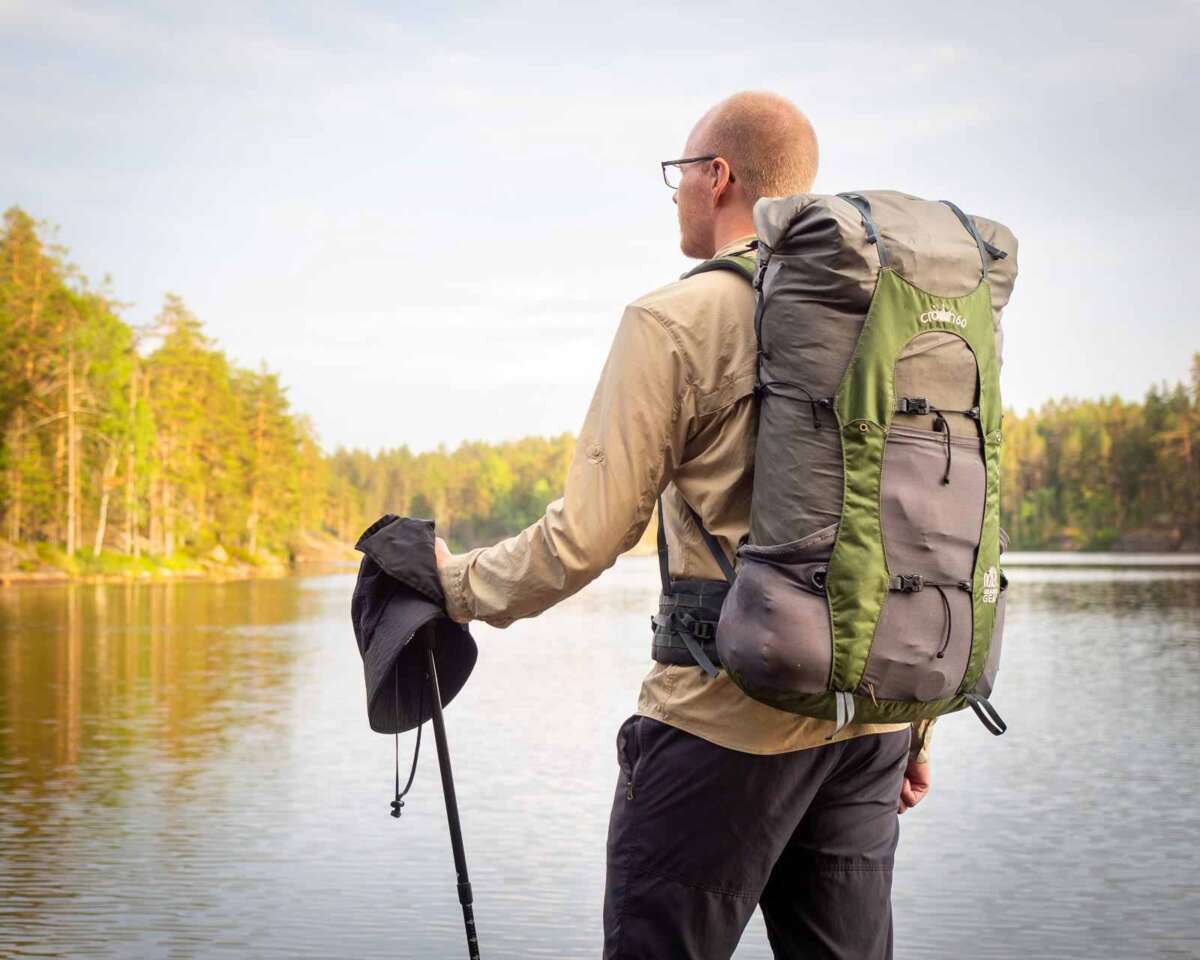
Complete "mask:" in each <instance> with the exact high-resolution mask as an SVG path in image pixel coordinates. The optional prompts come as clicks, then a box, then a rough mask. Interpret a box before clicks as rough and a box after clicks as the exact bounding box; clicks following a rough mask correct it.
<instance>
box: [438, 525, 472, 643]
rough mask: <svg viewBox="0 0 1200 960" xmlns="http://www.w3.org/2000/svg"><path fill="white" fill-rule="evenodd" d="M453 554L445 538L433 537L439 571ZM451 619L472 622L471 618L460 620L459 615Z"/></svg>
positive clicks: (456, 621)
mask: <svg viewBox="0 0 1200 960" xmlns="http://www.w3.org/2000/svg"><path fill="white" fill-rule="evenodd" d="M452 556H453V554H452V553H451V552H450V548H449V547H448V546H446V541H445V540H443V539H442V538H441V537H434V538H433V562H434V563H436V564H437V568H438V570H439V571H440V570H441V569H442V567H443V566H445V564H446V561H447V560H449V559H450V558H451V557H452ZM450 619H452V620H453V621H454V622H455V623H470V622H471V621H470V620H460V619H459V618H458V617H451V618H450Z"/></svg>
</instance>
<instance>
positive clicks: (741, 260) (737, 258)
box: [679, 247, 757, 284]
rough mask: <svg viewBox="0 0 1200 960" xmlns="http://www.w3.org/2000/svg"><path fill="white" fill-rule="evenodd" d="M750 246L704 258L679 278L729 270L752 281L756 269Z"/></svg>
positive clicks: (684, 278) (683, 278)
mask: <svg viewBox="0 0 1200 960" xmlns="http://www.w3.org/2000/svg"><path fill="white" fill-rule="evenodd" d="M751 249H752V248H749V247H748V248H747V249H746V251H745V252H738V253H730V254H726V255H725V256H723V257H715V258H714V259H712V260H705V261H704V262H703V263H700V264H697V265H696V266H694V267H692V269H691V270H689V271H688V272H687V273H685V274H684V275H683V276H681V277H680V278H679V279H680V280H686V279H687V278H688V277H694V276H695V275H696V274H698V273H708V272H710V271H712V270H729V271H731V272H732V273H736V274H739V275H741V276H742V277H744V278H745V279H746V281H747V282H748V283H751V284H753V283H754V274H755V271H756V270H757V264H756V263H755V260H754V256H753V255H752V254H751V252H750V251H751Z"/></svg>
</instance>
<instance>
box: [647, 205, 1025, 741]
mask: <svg viewBox="0 0 1200 960" xmlns="http://www.w3.org/2000/svg"><path fill="white" fill-rule="evenodd" d="M754 220H755V227H756V230H757V234H758V238H759V241H758V244H757V263H756V269H755V273H754V278H753V283H754V286H755V290H756V293H757V300H756V309H755V318H754V325H755V335H756V338H757V342H758V377H757V386H756V389H755V393H756V396H757V398H758V432H757V438H756V446H755V475H754V487H753V497H752V501H751V517H750V530H749V532H748V533H747V535H746V537H744V538H743V540H742V542H741V543H740V544H739V546H738V549H737V567H736V575H733V574H734V571H733V569H732V568H731V567H730V564H729V561H728V559H727V558H726V557H725V556H724V554H723V553H722V552H721V550H720V547H719V545H718V544H717V543H716V541H715V540H714V539H713V538H712V537H711V536H709V535H707V532H706V531H703V527H702V526H701V530H702V532H704V539H705V542H706V543H707V544H708V546H709V549H710V551H712V552H713V555H714V557H715V558H717V559H718V562H719V563H721V566H722V570H723V571H724V572H725V576H726V578H727V580H728V581H729V583H728V584H721V587H722V588H723V589H722V590H721V591H720V592H721V600H720V603H719V614H718V613H714V611H713V603H712V602H711V601H709V602H708V604H707V607H708V609H709V617H708V619H709V620H712V619H713V618H714V616H715V619H716V623H715V630H714V631H712V632H713V633H715V637H711V638H710V640H709V643H708V644H707V646H705V647H704V649H701V650H700V653H701V654H708V656H706V658H705V659H707V660H709V661H719V663H720V664H721V666H723V667H724V668H725V669H726V671H727V672H728V673H729V676H730V677H731V679H732V680H733V681H734V682H735V683H736V684H737V685H738V686H739V687H740V688H741V689H742V690H744V691H745V692H746V693H747V694H749V695H750V696H752V697H754V698H755V699H757V700H760V701H762V702H764V703H767V704H769V705H770V706H773V707H776V708H778V709H782V710H786V711H790V712H793V713H797V714H803V715H806V716H814V717H821V718H825V719H831V720H835V721H836V724H837V726H836V729H835V731H834V732H835V733H836V732H837V730H840V729H841V728H842V727H843V726H845V725H846V724H848V723H850V722H851V721H853V720H855V719H857V720H858V721H860V722H879V723H888V722H903V721H909V720H916V719H921V718H926V717H934V716H938V715H940V714H944V713H948V712H951V711H955V710H960V709H962V708H964V707H966V706H970V707H971V708H972V709H973V710H974V712H975V713H976V715H977V716H978V717H979V719H980V720H981V721H982V722H983V724H984V726H985V727H987V729H988V730H990V731H991V732H992V733H994V734H996V735H999V734H1001V733H1003V732H1004V730H1005V729H1006V725H1005V723H1004V721H1003V720H1002V719H1001V718H1000V715H999V714H998V712H997V711H996V710H995V708H994V707H993V706H992V705H991V703H990V701H989V700H988V697H989V696H990V695H991V692H992V689H993V685H994V683H995V677H996V672H997V668H998V665H999V657H1000V649H1001V637H1002V632H1003V624H1004V608H1005V602H1006V596H1007V586H1008V581H1007V578H1006V577H1005V575H1004V573H1003V571H1002V570H1001V569H1000V554H1001V553H1002V552H1003V550H1004V549H1005V548H1006V546H1007V537H1006V536H1005V534H1004V533H1003V531H1002V530H1001V529H1000V523H999V513H1000V477H999V468H1000V442H1001V399H1000V389H999V366H1000V347H1001V334H1000V313H1001V310H1002V309H1003V307H1004V306H1005V305H1006V304H1007V302H1008V299H1009V295H1010V294H1011V292H1012V287H1013V283H1014V281H1015V279H1016V249H1017V246H1016V240H1015V238H1014V237H1013V235H1012V233H1011V232H1010V231H1009V230H1008V229H1007V228H1006V227H1004V226H1002V225H1001V224H999V223H995V222H993V221H990V220H985V219H983V218H980V217H974V218H972V217H968V216H967V215H966V214H964V213H963V212H962V211H961V210H960V209H959V208H958V207H956V206H955V205H954V204H952V203H950V202H949V201H940V202H933V201H927V200H922V199H920V198H917V197H913V196H909V195H906V194H902V193H897V192H894V191H869V192H862V193H844V194H838V195H837V196H824V195H817V194H803V195H799V196H793V197H787V198H779V199H774V198H764V199H763V200H760V201H759V202H758V203H757V204H756V205H755V208H754ZM726 259H728V258H726ZM706 269H730V270H735V271H737V272H739V273H742V274H743V275H745V273H746V270H745V264H744V263H730V262H720V261H708V262H707V263H705V264H701V265H700V267H698V268H696V270H695V271H693V272H700V271H701V270H706ZM693 514H694V511H693ZM660 517H661V507H660ZM696 519H697V520H698V518H696ZM660 523H661V521H660ZM659 552H660V562H663V561H665V544H664V543H663V540H662V531H661V526H660V551H659ZM663 578H664V594H667V592H668V588H669V581H668V578H667V577H666V573H665V569H664V572H663ZM675 602H676V603H678V602H680V601H678V600H676V601H675ZM664 609H666V608H664ZM668 612H671V613H672V614H673V615H674V608H673V607H672V609H671V610H670V611H668ZM685 615H686V612H685ZM702 619H703V618H702ZM668 621H669V618H668ZM655 626H656V641H655V642H656V644H658V643H660V639H661V638H660V637H659V636H658V634H660V633H662V632H664V631H663V630H662V629H660V627H662V626H663V624H662V623H660V620H659V619H656V621H655ZM671 627H672V624H671V623H670V622H666V623H665V632H666V633H667V634H669V635H673V634H674V633H675V631H672V629H671ZM686 633H687V630H684V631H683V634H684V635H683V636H681V637H680V641H681V642H682V645H683V646H686V647H687V649H688V650H689V651H691V652H692V653H693V654H694V651H692V647H693V646H698V645H697V644H695V638H694V637H693V638H692V640H693V642H692V643H688V642H687V641H688V637H687V636H686ZM662 642H666V641H662ZM672 642H674V641H672ZM675 645H676V647H679V646H680V644H678V643H677V644H675ZM714 654H715V656H714ZM656 659H662V658H661V657H657V656H656ZM692 659H693V660H694V662H701V665H702V666H706V668H707V667H712V666H713V663H711V662H710V663H709V664H707V665H706V664H704V663H703V662H702V661H701V660H700V658H699V657H694V656H693V658H692ZM671 662H679V661H678V660H676V661H671ZM710 672H715V670H713V671H710ZM831 736H832V734H831Z"/></svg>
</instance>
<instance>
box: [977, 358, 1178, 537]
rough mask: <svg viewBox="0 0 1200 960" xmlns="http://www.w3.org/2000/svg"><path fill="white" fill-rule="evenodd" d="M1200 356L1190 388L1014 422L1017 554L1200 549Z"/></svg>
mask: <svg viewBox="0 0 1200 960" xmlns="http://www.w3.org/2000/svg"><path fill="white" fill-rule="evenodd" d="M1198 446H1200V354H1197V355H1196V356H1195V357H1194V359H1193V362H1192V382H1191V384H1189V385H1186V386H1185V385H1183V384H1176V385H1174V386H1168V385H1166V384H1163V385H1160V386H1156V387H1153V388H1151V390H1150V391H1149V392H1148V393H1147V395H1146V399H1145V401H1144V402H1143V403H1128V402H1126V401H1123V400H1120V399H1118V398H1116V397H1110V398H1105V399H1101V400H1082V401H1075V400H1062V401H1055V402H1052V403H1048V404H1046V405H1045V406H1043V407H1042V409H1041V410H1038V411H1036V412H1033V413H1029V414H1026V415H1025V416H1023V417H1017V416H1014V415H1013V414H1012V413H1009V414H1007V415H1006V417H1005V422H1004V446H1003V448H1002V453H1001V459H1002V466H1003V470H1002V475H1003V482H1002V485H1001V506H1002V519H1001V522H1002V523H1003V525H1004V526H1005V528H1006V529H1007V530H1008V532H1009V533H1010V535H1011V536H1012V545H1013V546H1014V547H1023V548H1026V549H1044V548H1055V547H1080V548H1084V549H1090V550H1104V549H1108V548H1110V547H1113V546H1122V545H1129V544H1130V543H1131V542H1132V541H1133V540H1135V539H1136V540H1140V541H1141V542H1142V543H1144V544H1147V545H1151V546H1153V545H1157V546H1162V547H1168V548H1169V547H1177V546H1181V545H1182V546H1188V547H1191V548H1192V549H1196V548H1197V547H1198V546H1200V449H1198Z"/></svg>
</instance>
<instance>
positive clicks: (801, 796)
mask: <svg viewBox="0 0 1200 960" xmlns="http://www.w3.org/2000/svg"><path fill="white" fill-rule="evenodd" d="M816 169H817V143H816V138H815V136H814V134H813V130H812V127H811V125H810V124H809V122H808V120H807V119H806V118H805V116H804V114H803V113H801V112H800V111H799V110H798V109H797V108H796V107H795V106H794V105H793V104H791V103H790V102H789V101H787V100H785V99H784V98H782V97H779V96H776V95H774V94H769V93H759V92H745V93H739V94H736V95H734V96H732V97H730V98H729V99H727V100H724V101H722V102H721V103H719V104H717V105H716V106H715V107H713V108H712V109H711V110H709V111H708V112H707V113H706V114H705V115H704V116H703V117H702V118H701V119H700V121H699V123H697V124H696V126H695V128H694V129H693V130H692V132H691V135H690V136H689V137H688V140H687V144H686V146H685V147H684V150H683V157H682V159H680V160H676V161H671V162H670V163H668V164H666V165H664V170H665V171H668V186H671V187H672V188H673V189H674V200H675V203H676V205H677V209H678V217H679V230H680V246H681V248H682V250H683V252H684V254H686V255H687V256H689V257H694V258H698V259H708V258H713V257H716V256H722V255H728V254H734V253H739V252H745V251H747V250H748V249H749V244H750V243H751V241H753V239H754V225H753V219H752V216H751V213H752V209H753V206H754V202H755V201H756V200H757V199H758V198H759V197H762V196H786V195H790V194H796V193H805V192H808V191H809V190H810V189H811V187H812V183H813V179H814V177H815V175H816ZM753 311H754V293H753V290H752V289H751V286H750V284H749V283H747V282H746V280H745V279H744V278H743V277H740V276H738V275H736V274H734V273H731V272H727V271H711V272H705V273H700V274H696V275H694V276H690V277H687V278H686V279H683V280H679V281H676V282H674V283H671V284H668V285H667V286H665V287H662V288H661V289H659V290H656V291H654V292H653V293H650V294H647V295H646V296H644V297H642V298H641V299H639V300H635V301H634V302H633V303H632V304H630V305H629V306H628V307H627V308H626V310H625V312H624V315H623V316H622V318H621V322H620V324H619V326H618V329H617V332H616V336H615V339H614V341H613V345H612V349H611V352H610V353H609V356H608V359H607V361H606V363H605V366H604V370H603V372H602V374H601V378H600V383H599V385H598V386H597V388H596V392H595V394H594V396H593V398H592V402H591V405H590V407H589V408H588V412H587V417H586V419H585V420H584V424H583V428H582V430H581V431H580V434H579V440H578V443H577V446H576V449H575V455H574V457H573V459H572V462H571V466H570V469H569V471H568V475H567V484H566V491H565V493H564V495H563V497H562V498H561V499H559V500H556V501H554V502H553V503H551V504H550V505H549V506H548V507H547V508H546V513H545V516H543V517H542V518H541V519H540V520H538V521H537V522H536V523H534V524H533V525H532V526H530V527H529V528H528V529H526V530H524V531H523V532H521V533H520V534H518V535H517V536H515V537H511V538H509V539H508V540H505V541H503V542H501V543H499V544H497V545H495V546H493V547H488V548H479V549H475V550H471V551H470V552H468V553H465V554H461V555H451V554H450V553H449V551H448V550H447V549H446V547H445V544H444V543H442V542H441V541H440V540H439V541H438V544H437V547H438V555H439V573H440V576H441V579H442V583H443V586H444V588H445V593H446V597H447V605H448V610H449V613H450V615H451V616H452V617H454V618H455V619H458V620H461V621H464V622H465V621H468V620H470V619H472V618H478V619H481V620H484V621H485V622H487V623H490V624H493V625H495V626H500V627H504V626H508V625H509V624H511V623H512V622H513V621H514V620H516V619H518V618H521V617H530V616H534V615H536V614H538V613H540V612H541V611H543V610H545V609H546V608H548V607H550V606H552V605H553V604H555V603H557V602H558V601H560V600H562V599H564V598H565V597H568V596H570V595H571V594H573V593H575V592H576V591H578V590H579V589H581V588H582V587H583V586H584V585H585V584H587V583H588V582H590V581H591V580H592V579H594V578H595V577H596V576H598V575H599V574H600V573H601V572H603V571H604V570H605V569H607V568H608V567H609V566H611V565H612V564H613V563H614V562H615V560H616V558H617V557H618V556H619V555H620V554H621V553H622V552H624V551H625V550H628V549H629V548H630V547H632V546H633V545H634V544H635V543H637V542H638V540H639V538H640V537H641V535H642V532H643V531H644V530H645V528H646V525H647V524H648V522H649V521H650V519H651V516H652V512H653V508H654V504H655V501H656V498H657V497H658V495H659V494H660V492H661V493H663V501H664V521H665V527H666V533H667V540H668V544H669V554H670V558H671V575H672V577H673V578H684V577H687V578H693V579H711V580H720V579H721V576H722V575H721V571H720V569H719V568H718V566H717V564H716V561H715V559H714V558H713V557H712V556H711V555H710V553H709V551H708V550H707V549H706V547H705V544H704V541H703V540H702V537H701V534H700V532H699V529H698V528H697V526H696V522H695V520H694V519H693V518H692V516H691V512H690V510H689V509H688V508H689V506H690V508H691V509H692V510H695V511H696V513H697V514H698V515H699V517H700V520H701V522H702V523H703V524H704V526H705V527H706V528H707V529H708V530H709V531H710V532H711V533H712V534H713V535H714V536H715V538H716V539H717V541H718V543H719V544H720V546H721V547H722V549H723V550H724V551H725V553H726V555H727V556H729V557H732V556H733V555H734V553H735V549H736V546H737V544H738V542H739V540H740V539H741V538H742V536H743V535H744V534H745V533H746V532H747V530H748V527H749V514H750V493H751V487H752V480H753V462H754V434H755V423H756V407H755V404H754V393H753V391H754V385H755V367H756V349H757V346H756V343H755V336H754V328H753ZM833 728H834V723H833V722H832V721H825V720H818V719H813V718H808V717H801V716H796V715H794V714H790V713H785V712H783V711H780V710H776V709H774V708H771V707H769V706H766V705H764V704H762V703H759V702H758V701H755V700H753V699H751V698H749V697H748V696H746V695H745V694H744V693H743V692H742V691H741V690H740V689H739V688H738V687H737V686H735V685H734V684H733V682H732V681H731V680H730V679H729V677H728V676H727V675H726V674H725V673H723V672H722V673H720V674H719V675H718V676H716V677H715V678H709V677H708V676H707V675H706V674H705V673H704V672H703V671H702V670H701V668H700V667H699V666H695V665H690V666H679V665H670V664H663V663H655V664H654V665H653V667H652V668H651V669H650V672H649V673H648V674H647V675H646V677H645V679H644V680H643V682H642V689H641V693H640V695H639V698H638V708H637V712H636V714H635V715H634V716H632V717H630V718H629V719H628V720H626V721H625V723H624V724H622V726H621V729H620V731H619V733H618V738H617V740H618V759H619V762H620V766H621V768H622V774H621V777H620V780H619V782H618V785H617V790H616V794H615V796H614V800H613V810H612V816H611V821H610V825H609V838H608V874H607V886H606V893H605V903H604V938H605V948H604V956H605V957H608V958H632V957H647V958H649V957H654V958H666V957H670V958H685V957H687V958H691V957H695V958H706V960H709V958H717V957H728V956H730V955H731V954H732V952H733V950H734V949H735V947H736V945H737V942H738V939H739V937H740V936H741V932H742V930H743V928H744V927H745V925H746V923H747V921H748V920H749V918H750V915H751V914H752V912H753V910H754V906H755V904H756V903H761V905H762V909H763V915H764V918H765V919H766V924H767V931H768V935H769V937H770V940H771V944H772V946H773V948H774V950H775V952H776V955H777V956H780V957H845V958H855V960H866V958H874V957H890V955H891V943H892V924H891V904H890V895H891V870H892V855H893V852H894V849H895V846H896V841H897V819H896V812H897V809H899V811H900V812H903V811H904V810H905V809H907V807H909V806H912V805H913V804H915V803H917V802H918V801H919V800H920V799H921V797H922V796H923V795H924V793H925V792H926V791H927V789H928V786H929V768H928V763H927V762H926V757H925V756H924V754H923V753H918V751H917V747H918V746H919V742H918V741H919V740H920V739H922V738H918V737H917V736H913V735H911V734H912V733H913V731H912V730H911V729H910V726H909V725H907V724H877V725H864V724H851V725H849V726H846V727H845V728H843V729H842V730H841V731H839V732H838V733H837V734H836V736H833V737H832V740H827V739H826V738H827V737H829V736H830V734H831V733H832V731H833ZM925 732H926V730H925V729H923V730H922V737H923V736H924V733H925ZM898 798H899V799H898Z"/></svg>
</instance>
